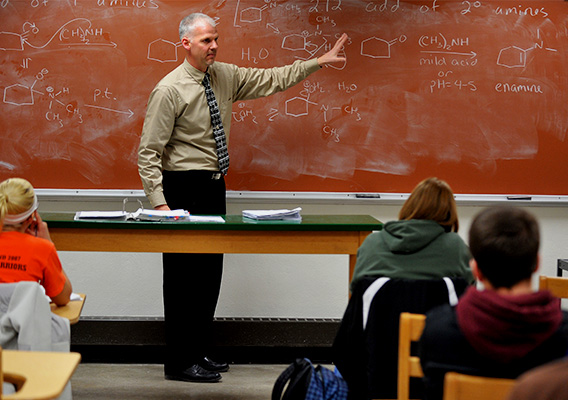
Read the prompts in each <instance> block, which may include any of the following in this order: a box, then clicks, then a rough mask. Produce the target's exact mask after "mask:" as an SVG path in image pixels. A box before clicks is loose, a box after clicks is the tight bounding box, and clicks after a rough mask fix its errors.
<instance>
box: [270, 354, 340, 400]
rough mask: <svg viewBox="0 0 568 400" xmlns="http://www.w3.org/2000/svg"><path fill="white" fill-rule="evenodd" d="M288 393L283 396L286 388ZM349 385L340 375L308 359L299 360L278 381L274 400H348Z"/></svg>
mask: <svg viewBox="0 0 568 400" xmlns="http://www.w3.org/2000/svg"><path fill="white" fill-rule="evenodd" d="M286 383H288V386H287V387H286V391H285V392H284V395H282V391H283V390H284V386H286ZM346 399H347V383H346V382H345V380H343V378H342V377H341V376H340V375H339V373H335V372H332V371H330V370H329V369H327V368H325V367H322V366H321V365H318V366H317V367H314V366H313V364H312V363H311V361H310V360H308V359H307V358H298V359H296V361H294V362H293V363H292V364H290V365H289V366H288V368H286V369H285V370H284V371H283V372H282V373H281V374H280V376H279V377H278V379H276V382H275V383H274V388H273V389H272V400H346Z"/></svg>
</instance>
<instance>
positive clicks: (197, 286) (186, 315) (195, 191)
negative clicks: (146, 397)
mask: <svg viewBox="0 0 568 400" xmlns="http://www.w3.org/2000/svg"><path fill="white" fill-rule="evenodd" d="M213 177H214V173H212V172H211V171H164V172H163V182H162V183H163V187H164V195H165V197H166V202H167V203H168V206H169V207H170V209H172V210H174V209H184V210H188V211H189V212H190V214H202V215H224V214H226V190H225V180H224V178H223V177H221V178H220V179H213ZM162 257H163V273H164V275H163V279H164V281H163V296H164V319H165V328H166V354H165V361H164V369H165V372H166V374H168V373H176V372H180V371H182V370H184V369H186V368H189V367H190V366H192V365H193V364H196V363H197V362H199V360H201V359H202V358H203V357H204V356H206V355H207V351H208V349H209V347H210V339H211V325H212V322H213V317H214V315H215V308H216V306H217V300H218V298H219V291H220V289H221V277H222V274H223V254H177V253H176V254H173V253H164V254H163V256H162Z"/></svg>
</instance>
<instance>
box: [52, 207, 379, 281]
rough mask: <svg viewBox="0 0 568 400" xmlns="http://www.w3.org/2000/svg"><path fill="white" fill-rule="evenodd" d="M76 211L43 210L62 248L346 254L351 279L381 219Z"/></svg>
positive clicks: (63, 249) (344, 216)
mask: <svg viewBox="0 0 568 400" xmlns="http://www.w3.org/2000/svg"><path fill="white" fill-rule="evenodd" d="M74 215H75V214H74V213H42V214H41V217H42V219H43V220H44V221H45V222H47V224H48V226H49V232H50V235H51V239H52V240H53V242H54V243H55V246H56V248H57V250H59V251H92V252H97V251H108V252H151V253H240V254H347V255H349V281H351V277H352V276H353V270H354V268H355V261H356V257H357V249H358V248H359V246H361V244H362V243H363V240H365V238H366V237H367V235H369V234H370V233H371V232H372V231H375V230H381V229H382V223H381V222H380V221H379V220H377V219H375V218H373V217H371V216H369V215H303V216H302V221H301V222H294V221H263V222H249V221H247V220H245V219H243V218H242V216H241V215H224V216H223V217H224V218H225V223H209V222H185V221H184V222H179V221H177V222H138V221H116V220H97V221H93V220H91V221H74V220H73V217H74Z"/></svg>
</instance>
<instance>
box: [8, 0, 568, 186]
mask: <svg viewBox="0 0 568 400" xmlns="http://www.w3.org/2000/svg"><path fill="white" fill-rule="evenodd" d="M195 11H201V12H205V13H208V14H210V15H211V16H212V17H214V18H216V19H218V23H219V26H218V29H219V32H220V35H221V36H220V50H219V55H218V60H219V61H226V62H232V63H236V64H239V65H241V66H247V67H268V66H276V65H283V64H287V63H291V62H293V61H294V60H297V59H310V58H312V57H316V56H318V55H321V54H323V52H324V51H325V50H326V49H328V48H329V47H330V46H331V45H332V44H333V43H334V42H335V39H336V38H337V37H338V35H340V34H341V33H342V32H347V33H348V34H349V36H350V41H349V42H348V43H347V44H346V46H345V55H346V57H347V62H346V63H345V64H344V65H336V66H334V67H328V68H325V69H323V70H322V71H319V72H317V73H315V74H313V75H311V76H310V77H309V78H308V79H307V80H306V81H304V82H303V83H301V84H299V85H297V86H295V87H293V88H291V89H289V90H288V91H286V92H284V93H280V94H277V95H275V96H272V97H269V98H266V99H261V100H255V101H248V102H239V103H236V104H234V108H233V111H234V113H233V120H232V130H231V136H230V146H229V147H230V152H231V160H232V164H231V169H230V172H229V175H228V181H227V182H228V187H229V189H232V190H243V191H283V192H294V191H309V192H351V193H360V192H386V193H396V192H402V193H405V192H409V191H411V189H412V188H413V187H414V185H415V184H416V183H417V182H418V181H419V180H421V179H423V178H424V177H426V176H431V175H435V176H438V177H440V178H443V179H446V180H448V181H449V182H450V183H451V185H452V186H453V188H454V189H455V191H456V193H473V194H475V193H479V194H515V193H528V194H544V195H546V194H558V195H566V194H568V161H567V160H568V158H567V154H568V141H567V137H566V136H567V129H568V2H564V1H560V0H557V1H524V0H522V1H520V0H519V1H484V0H483V1H473V0H472V1H460V0H458V1H443V0H427V1H393V0H373V1H370V0H289V1H282V0H215V1H211V2H206V1H203V0H201V1H196V0H189V1H166V0H164V1H159V0H66V1H60V0H1V1H0V31H1V32H0V90H1V92H0V93H1V95H2V97H1V99H2V101H1V102H0V129H1V132H2V133H1V137H0V178H1V179H3V178H6V177H8V176H13V175H19V176H24V177H27V178H28V179H30V180H31V181H32V183H33V184H34V185H35V186H36V187H38V188H61V189H65V188H67V189H140V188H141V184H140V182H139V178H138V173H137V168H136V153H137V146H138V141H139V135H140V131H141V127H142V122H143V119H144V113H145V107H146V101H147V98H148V95H149V93H150V91H151V90H152V88H153V87H154V85H155V84H156V83H157V81H158V80H159V79H160V78H161V77H162V76H164V75H165V74H166V73H167V72H169V71H170V70H172V69H173V68H174V67H175V66H177V65H178V64H179V63H180V62H181V61H182V58H183V56H184V53H183V48H182V47H181V46H180V43H179V37H178V34H177V28H178V23H179V21H180V20H181V18H182V17H184V16H185V15H187V14H188V13H190V12H195Z"/></svg>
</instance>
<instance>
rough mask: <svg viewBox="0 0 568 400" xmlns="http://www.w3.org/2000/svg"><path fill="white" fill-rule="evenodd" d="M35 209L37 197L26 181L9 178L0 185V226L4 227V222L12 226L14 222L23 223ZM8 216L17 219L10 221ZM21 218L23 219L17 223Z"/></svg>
mask: <svg viewBox="0 0 568 400" xmlns="http://www.w3.org/2000/svg"><path fill="white" fill-rule="evenodd" d="M36 208H37V197H36V195H35V192H34V188H33V186H32V185H31V183H29V182H28V181H27V180H25V179H22V178H10V179H6V180H5V181H4V182H2V183H0V226H1V225H4V222H5V221H6V224H10V225H14V222H16V224H19V223H21V222H24V220H25V219H27V218H28V217H29V216H30V215H31V214H32V213H33V211H35V209H36ZM30 211H31V212H30ZM27 214H29V215H27ZM26 215H27V216H26ZM9 216H17V217H19V218H16V219H17V220H16V221H12V220H11V219H10V217H9ZM7 217H8V218H7ZM24 217H25V218H24ZM21 218H24V219H23V220H21V221H19V220H20V219H21Z"/></svg>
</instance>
